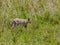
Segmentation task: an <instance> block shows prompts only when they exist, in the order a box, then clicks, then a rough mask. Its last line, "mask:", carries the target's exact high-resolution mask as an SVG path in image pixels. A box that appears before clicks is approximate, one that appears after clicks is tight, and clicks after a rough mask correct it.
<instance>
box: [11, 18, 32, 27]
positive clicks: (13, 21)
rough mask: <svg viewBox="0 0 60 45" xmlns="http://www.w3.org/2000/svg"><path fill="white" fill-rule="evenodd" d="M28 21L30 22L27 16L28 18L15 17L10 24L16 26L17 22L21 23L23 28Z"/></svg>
mask: <svg viewBox="0 0 60 45" xmlns="http://www.w3.org/2000/svg"><path fill="white" fill-rule="evenodd" d="M28 23H31V20H30V18H28V19H20V18H15V19H13V20H12V24H11V26H17V25H19V24H22V25H23V26H24V27H25V28H27V24H28Z"/></svg>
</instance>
